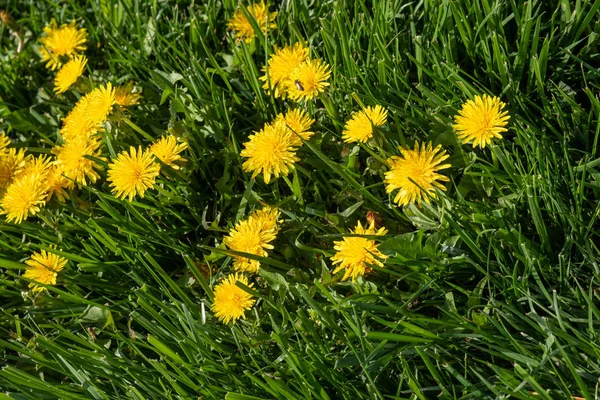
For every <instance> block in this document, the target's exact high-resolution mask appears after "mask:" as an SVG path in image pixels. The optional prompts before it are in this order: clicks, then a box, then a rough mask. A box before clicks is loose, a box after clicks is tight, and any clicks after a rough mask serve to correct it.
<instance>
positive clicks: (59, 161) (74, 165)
mask: <svg viewBox="0 0 600 400" xmlns="http://www.w3.org/2000/svg"><path fill="white" fill-rule="evenodd" d="M53 152H54V153H55V154H56V165H57V166H58V168H59V169H60V171H61V172H62V174H63V175H65V176H66V177H67V178H68V179H67V183H66V185H67V187H68V188H69V189H72V188H73V187H74V185H75V184H77V185H79V186H82V185H87V183H88V181H89V182H90V183H94V182H96V181H97V180H98V178H100V175H98V172H96V170H99V169H102V166H101V165H99V164H97V163H96V162H95V161H94V160H90V159H89V158H87V156H90V157H95V158H100V159H102V156H101V150H100V139H99V138H97V137H89V138H86V137H77V138H73V139H70V140H69V141H67V142H66V143H65V144H63V145H62V146H57V147H55V148H54V149H53Z"/></svg>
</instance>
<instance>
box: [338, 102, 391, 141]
mask: <svg viewBox="0 0 600 400" xmlns="http://www.w3.org/2000/svg"><path fill="white" fill-rule="evenodd" d="M387 115H388V112H387V110H386V109H385V108H383V107H381V106H380V105H376V106H375V107H371V106H367V107H365V108H364V109H362V110H360V111H358V112H356V113H354V114H352V118H350V120H349V121H348V122H346V126H345V127H344V132H343V139H344V142H347V143H352V142H362V143H365V142H366V141H367V140H369V139H370V138H372V137H373V127H374V126H376V127H380V126H383V125H385V123H386V121H387Z"/></svg>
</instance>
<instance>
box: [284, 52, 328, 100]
mask: <svg viewBox="0 0 600 400" xmlns="http://www.w3.org/2000/svg"><path fill="white" fill-rule="evenodd" d="M329 75H331V70H330V69H329V65H328V64H327V63H325V62H323V61H322V60H308V61H305V62H303V63H301V64H300V65H298V66H297V67H296V68H294V70H293V71H292V72H291V73H290V78H289V79H288V80H287V81H286V85H287V93H288V96H289V97H290V98H291V99H292V100H295V101H300V100H310V99H312V98H314V97H317V96H318V95H319V93H321V92H323V91H324V90H325V87H326V86H329V82H327V79H329Z"/></svg>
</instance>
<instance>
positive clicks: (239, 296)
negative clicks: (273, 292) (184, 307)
mask: <svg viewBox="0 0 600 400" xmlns="http://www.w3.org/2000/svg"><path fill="white" fill-rule="evenodd" d="M236 282H241V283H243V284H244V285H245V286H248V287H250V288H251V287H252V286H254V284H252V283H251V284H248V278H246V277H245V276H243V275H238V274H237V273H236V274H233V275H229V276H227V277H225V278H224V279H223V280H222V281H221V283H219V284H218V285H217V286H216V287H215V290H214V293H215V297H214V299H213V305H212V307H211V310H212V311H213V312H214V313H215V316H216V317H217V318H218V319H219V320H220V321H223V322H225V323H226V324H228V323H229V322H230V321H231V322H233V323H235V322H236V321H237V320H238V319H240V318H243V319H245V318H246V316H245V313H246V310H249V309H251V308H252V306H253V305H254V303H255V302H256V300H254V299H253V296H252V295H251V294H250V293H247V292H245V291H244V290H243V289H241V288H239V287H238V286H237V285H236V284H235V283H236Z"/></svg>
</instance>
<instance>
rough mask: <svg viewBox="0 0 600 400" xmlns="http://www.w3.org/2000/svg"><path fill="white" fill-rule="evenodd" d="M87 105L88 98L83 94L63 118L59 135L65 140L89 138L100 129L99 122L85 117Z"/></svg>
mask: <svg viewBox="0 0 600 400" xmlns="http://www.w3.org/2000/svg"><path fill="white" fill-rule="evenodd" d="M88 107H89V98H88V96H84V97H82V98H81V99H79V101H78V102H77V104H75V107H73V109H72V110H71V111H70V112H69V113H68V114H67V116H66V117H65V118H63V126H62V128H61V129H60V136H62V138H63V140H64V141H65V142H68V141H70V140H72V139H75V138H79V139H89V138H90V137H92V136H94V135H95V134H96V133H98V132H99V131H100V130H102V123H101V122H91V121H89V120H88V118H87V110H88Z"/></svg>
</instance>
